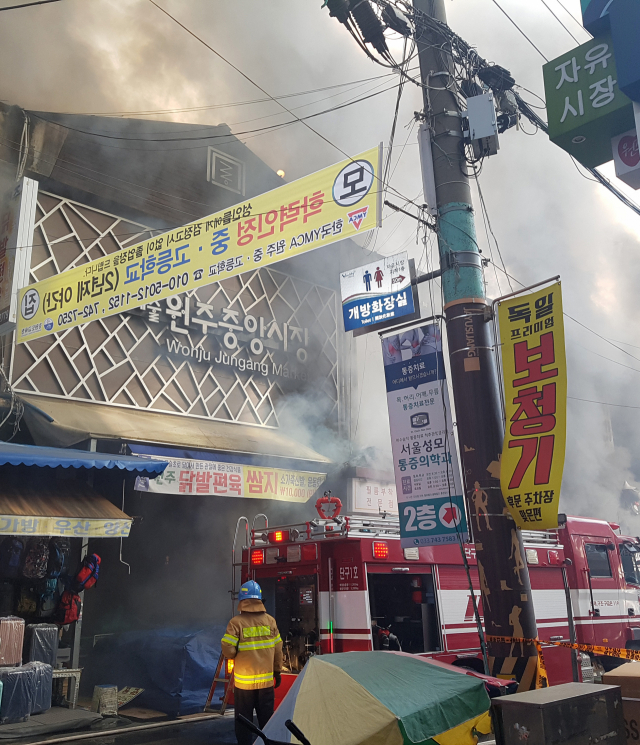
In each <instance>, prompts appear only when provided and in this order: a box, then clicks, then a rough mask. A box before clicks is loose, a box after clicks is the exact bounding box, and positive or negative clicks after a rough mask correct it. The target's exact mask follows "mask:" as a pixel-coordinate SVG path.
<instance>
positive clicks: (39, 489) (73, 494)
mask: <svg viewBox="0 0 640 745" xmlns="http://www.w3.org/2000/svg"><path fill="white" fill-rule="evenodd" d="M6 481H7V480H6V479H3V480H2V483H0V535H24V536H34V535H35V536H38V535H42V536H66V537H68V538H76V537H79V538H120V537H124V538H126V537H127V536H128V535H129V531H130V529H131V522H132V520H131V518H130V517H129V516H128V515H125V513H124V512H122V511H121V510H119V509H118V508H117V507H116V506H115V505H114V504H111V502H109V500H107V499H105V498H104V497H102V496H100V495H99V494H97V493H96V492H94V491H93V490H92V489H91V488H90V487H89V486H88V485H87V484H83V483H81V482H80V481H61V482H56V481H53V482H52V483H51V484H29V483H13V484H12V483H6Z"/></svg>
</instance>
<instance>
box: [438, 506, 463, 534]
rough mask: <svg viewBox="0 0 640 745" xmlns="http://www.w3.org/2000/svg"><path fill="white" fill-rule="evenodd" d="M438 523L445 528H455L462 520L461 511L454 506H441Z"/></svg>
mask: <svg viewBox="0 0 640 745" xmlns="http://www.w3.org/2000/svg"><path fill="white" fill-rule="evenodd" d="M438 517H439V518H440V522H441V523H442V524H443V525H444V527H445V528H449V529H452V528H457V527H458V525H460V521H461V520H462V511H461V510H460V508H459V507H458V506H457V505H455V504H446V503H445V504H443V505H442V507H440V512H439V514H438Z"/></svg>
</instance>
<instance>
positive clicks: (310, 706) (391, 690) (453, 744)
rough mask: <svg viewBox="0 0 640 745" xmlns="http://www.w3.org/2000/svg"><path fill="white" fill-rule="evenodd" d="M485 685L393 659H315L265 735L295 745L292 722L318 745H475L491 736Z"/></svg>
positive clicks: (413, 660) (369, 655)
mask: <svg viewBox="0 0 640 745" xmlns="http://www.w3.org/2000/svg"><path fill="white" fill-rule="evenodd" d="M489 706H490V703H489V696H488V695H487V692H486V690H485V686H484V683H483V681H482V680H481V679H479V678H476V677H474V676H471V675H464V674H461V673H460V672H458V671H457V670H455V669H453V670H447V669H444V668H442V667H440V666H435V665H432V664H430V663H429V661H428V660H425V659H422V658H420V657H412V656H409V655H398V654H394V653H389V652H345V653H342V654H331V655H323V656H317V657H312V658H311V659H310V660H309V662H308V663H307V665H306V666H305V668H304V669H303V671H302V672H301V673H300V675H299V676H298V678H297V680H296V682H295V683H294V684H293V686H292V687H291V690H290V691H289V692H288V693H287V695H286V696H285V698H284V700H283V701H282V703H281V704H280V706H279V707H278V709H277V710H276V712H275V714H274V715H273V717H272V718H271V719H270V720H269V722H268V724H267V725H266V727H265V728H264V731H265V734H266V735H267V736H268V737H269V738H271V739H274V740H280V741H284V742H296V740H295V738H293V736H292V735H291V733H290V732H289V730H288V729H287V728H286V727H285V726H284V723H285V721H286V720H287V719H291V720H292V721H293V722H294V723H295V724H296V726H297V727H299V728H300V730H301V731H302V732H303V734H304V735H305V736H306V737H307V739H308V740H309V741H310V742H311V743H312V745H416V743H420V744H421V745H436V744H437V745H467V744H468V745H474V744H475V742H476V741H477V738H476V736H475V735H474V732H475V731H477V732H481V733H484V734H486V733H488V732H490V730H491V722H490V719H489V715H488V711H489Z"/></svg>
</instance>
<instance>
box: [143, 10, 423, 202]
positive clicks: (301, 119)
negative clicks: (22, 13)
mask: <svg viewBox="0 0 640 745" xmlns="http://www.w3.org/2000/svg"><path fill="white" fill-rule="evenodd" d="M149 2H150V3H151V4H152V5H155V7H156V8H158V10H160V11H162V12H163V13H164V14H165V15H166V16H167V17H168V18H170V19H171V20H172V21H173V22H174V23H176V24H177V25H178V26H180V28H182V29H184V30H185V31H186V32H187V33H188V34H189V35H190V36H193V38H194V39H196V40H197V41H199V42H200V43H201V44H202V45H203V46H205V47H206V48H207V49H208V50H209V51H211V52H213V54H215V55H216V57H218V58H220V59H221V60H222V61H223V62H226V64H227V65H229V67H231V68H232V69H233V70H235V71H236V72H237V73H238V74H239V75H241V76H242V77H243V78H244V79H245V80H247V81H248V82H250V83H251V84H252V85H254V86H255V87H256V88H257V89H258V90H259V91H262V93H264V94H265V96H269V98H270V99H271V100H273V101H275V103H277V104H278V106H280V107H282V108H283V109H284V110H285V111H286V112H287V113H289V114H291V116H293V117H295V119H296V120H297V121H298V122H300V123H301V124H303V125H304V126H305V127H306V128H307V129H308V130H309V131H310V132H313V134H315V135H316V136H317V137H319V138H320V139H321V140H323V141H324V142H326V143H327V145H329V146H330V147H332V148H334V149H335V150H337V151H338V152H339V153H341V154H342V155H343V156H344V157H345V158H347V159H348V160H350V161H353V158H352V156H351V155H349V154H348V153H346V152H345V151H344V150H343V149H342V148H341V147H339V146H338V145H336V144H335V142H332V141H331V140H330V139H329V138H328V137H325V135H323V134H322V133H321V132H318V130H317V129H314V128H313V127H312V126H311V125H310V124H308V123H307V122H306V121H305V119H310V118H312V117H310V116H309V117H304V118H301V117H299V116H297V115H296V114H294V113H293V112H292V111H291V110H290V109H288V108H287V107H286V106H285V105H284V104H283V103H282V102H281V101H278V100H276V99H275V98H273V96H272V95H271V94H270V93H268V92H267V91H266V90H265V89H264V88H263V87H262V86H261V85H259V84H258V83H256V82H255V80H252V79H251V78H250V77H249V76H248V75H247V74H245V73H244V72H242V70H241V69H240V68H239V67H237V66H236V65H234V64H233V63H232V62H231V61H230V60H228V59H227V58H226V57H224V56H223V55H222V54H220V52H218V51H216V50H215V49H214V48H213V47H212V46H210V45H209V44H207V42H206V41H204V39H201V38H200V37H199V36H198V35H197V34H195V33H194V32H193V31H191V29H189V28H187V26H185V25H184V24H183V23H181V22H180V21H179V20H178V19H177V18H175V17H174V16H172V15H171V13H169V12H168V11H167V10H165V9H164V8H162V7H161V6H160V5H158V3H156V2H155V0H149ZM365 51H367V52H368V50H366V49H365ZM374 59H375V58H374ZM379 64H382V63H379ZM396 69H397V70H398V71H399V72H400V73H401V74H402V75H403V77H407V78H408V79H409V80H412V78H411V77H410V76H409V75H408V74H407V73H406V72H404V71H403V70H402V68H401V67H398V66H397V65H396ZM413 82H416V81H413ZM417 84H418V85H420V86H421V87H422V83H421V82H419V83H417ZM393 88H395V86H393ZM390 90H391V89H390ZM372 95H378V94H372ZM339 108H343V107H341V106H338V107H335V109H334V110H337V109H339ZM314 116H318V114H315V115H314ZM375 179H376V181H377V182H378V184H379V188H380V189H385V188H386V189H389V190H390V191H393V192H394V193H395V194H397V195H398V196H400V197H402V198H403V199H406V197H404V195H403V194H401V193H400V192H399V191H398V190H397V189H394V188H393V187H391V186H390V185H389V184H385V183H384V181H383V179H382V178H381V177H380V176H379V175H376V176H375ZM407 201H409V200H407ZM412 203H413V202H412ZM413 204H414V206H416V207H418V206H419V205H416V204H415V203H413Z"/></svg>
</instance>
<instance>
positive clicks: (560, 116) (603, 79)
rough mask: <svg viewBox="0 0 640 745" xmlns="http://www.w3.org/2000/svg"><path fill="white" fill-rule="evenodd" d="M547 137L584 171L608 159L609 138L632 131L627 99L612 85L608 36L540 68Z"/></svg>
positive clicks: (613, 68)
mask: <svg viewBox="0 0 640 745" xmlns="http://www.w3.org/2000/svg"><path fill="white" fill-rule="evenodd" d="M543 74H544V90H545V98H546V104H547V119H548V122H549V138H550V139H551V141H552V142H554V143H555V144H556V145H558V146H559V147H561V148H562V149H563V150H566V151H567V152H568V153H569V154H570V155H572V156H573V157H574V158H576V160H578V161H579V162H580V163H582V164H583V165H585V166H588V167H590V168H595V167H596V166H599V165H602V164H603V163H607V162H608V161H610V160H611V159H612V154H611V138H612V137H615V136H616V135H619V134H622V132H626V131H627V130H629V129H631V128H632V127H633V126H634V117H633V105H632V102H631V100H630V99H629V98H628V97H627V96H626V95H625V94H624V93H623V92H622V91H621V90H620V87H619V86H618V73H617V69H616V59H615V56H614V53H613V42H612V40H611V34H610V33H608V32H607V33H604V34H602V35H600V36H597V37H596V38H594V39H591V40H590V41H588V42H587V43H586V44H581V45H580V46H579V47H576V48H575V49H572V50H571V51H569V52H566V53H565V54H563V55H562V56H560V57H557V58H556V59H554V60H552V61H551V62H548V63H547V64H546V65H544V67H543Z"/></svg>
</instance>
